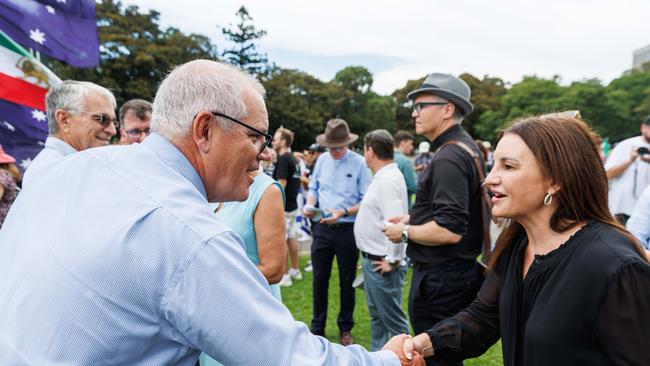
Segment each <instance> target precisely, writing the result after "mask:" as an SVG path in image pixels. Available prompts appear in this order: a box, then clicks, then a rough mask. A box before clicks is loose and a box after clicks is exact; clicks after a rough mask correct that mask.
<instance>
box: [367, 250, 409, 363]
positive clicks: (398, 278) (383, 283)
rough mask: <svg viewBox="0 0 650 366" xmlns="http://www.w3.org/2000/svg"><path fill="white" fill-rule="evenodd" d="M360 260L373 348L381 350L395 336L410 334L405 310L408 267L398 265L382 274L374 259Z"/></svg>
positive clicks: (371, 347)
mask: <svg viewBox="0 0 650 366" xmlns="http://www.w3.org/2000/svg"><path fill="white" fill-rule="evenodd" d="M361 260H362V262H361V268H362V271H363V285H364V288H365V292H366V302H367V303H368V312H369V313H370V339H371V340H370V349H371V350H372V351H379V350H381V348H382V347H383V346H384V344H386V342H388V340H389V339H390V338H391V337H392V336H395V335H397V334H402V333H404V334H410V332H409V325H408V320H407V319H406V314H404V311H403V310H402V289H403V287H404V277H405V276H406V268H405V267H402V266H399V267H398V268H396V269H395V270H393V271H392V272H389V273H384V274H383V275H382V274H380V273H379V272H373V270H372V268H373V266H372V262H373V261H372V260H370V259H367V258H362V259H361Z"/></svg>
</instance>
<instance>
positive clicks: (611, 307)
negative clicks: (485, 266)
mask: <svg viewBox="0 0 650 366" xmlns="http://www.w3.org/2000/svg"><path fill="white" fill-rule="evenodd" d="M501 136H502V137H501V139H500V141H499V144H498V145H497V148H496V150H495V152H494V160H495V165H494V168H493V169H492V171H491V172H490V174H489V175H488V177H487V178H486V180H485V184H486V185H487V187H488V188H489V189H490V191H491V193H492V202H493V204H494V207H493V208H492V213H493V215H494V216H495V217H501V218H506V219H509V221H508V224H507V226H506V228H505V229H504V231H503V233H502V234H501V236H500V237H499V239H498V240H497V243H496V248H495V252H494V255H493V256H492V258H491V262H490V266H489V270H488V273H487V277H486V280H485V282H484V283H483V286H482V288H481V290H480V291H479V294H478V296H477V298H476V299H475V300H474V302H473V303H472V304H471V305H470V306H469V307H468V308H466V309H465V310H463V311H461V312H460V313H458V314H457V315H455V316H453V317H451V318H448V319H446V320H443V321H442V322H440V323H438V324H437V325H436V326H434V327H433V328H432V329H430V330H428V331H427V332H425V333H422V334H420V335H417V336H416V337H415V338H413V340H412V343H410V342H406V344H405V351H409V350H410V348H411V346H414V348H415V349H416V350H418V351H420V352H423V353H424V354H425V356H427V355H428V356H432V355H433V357H436V356H435V355H446V357H448V358H449V357H453V358H457V359H459V360H461V359H464V358H470V357H476V356H478V355H480V354H482V353H484V352H485V351H486V350H487V349H488V348H489V347H490V346H491V345H492V344H494V343H495V342H496V341H497V340H498V339H499V337H501V338H502V347H503V358H504V364H505V365H508V366H514V365H526V366H531V365H540V366H541V365H553V366H558V365H620V364H625V365H647V364H649V363H650V347H649V343H648V342H649V341H650V326H649V324H650V265H648V262H647V259H646V257H645V254H644V252H643V249H642V248H641V247H640V245H639V243H638V242H637V241H636V240H635V238H634V237H633V236H632V235H631V234H629V233H628V232H627V231H625V229H624V228H623V227H622V226H621V225H620V224H618V223H617V222H616V221H615V219H614V218H613V217H612V215H611V213H610V212H609V209H608V207H607V177H606V175H605V170H604V168H603V166H602V163H601V162H600V158H599V153H598V146H597V144H596V143H595V141H596V137H597V136H596V135H595V134H594V133H593V132H592V131H591V130H590V129H589V127H587V125H586V124H585V123H584V122H582V121H580V120H578V119H575V118H568V117H562V116H544V117H536V118H528V119H524V120H520V121H516V122H514V123H513V124H512V125H511V126H510V127H508V128H507V129H506V130H505V131H503V133H502V135H501Z"/></svg>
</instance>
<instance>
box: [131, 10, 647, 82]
mask: <svg viewBox="0 0 650 366" xmlns="http://www.w3.org/2000/svg"><path fill="white" fill-rule="evenodd" d="M123 3H125V4H133V5H138V6H140V8H141V9H143V10H149V9H155V10H157V11H159V12H160V13H161V23H162V25H163V26H174V27H177V28H179V29H181V30H182V31H184V32H193V33H200V34H203V35H206V36H209V37H211V38H213V39H214V41H215V43H216V44H217V46H218V47H219V48H220V50H223V47H224V41H223V39H222V36H221V32H220V31H219V30H218V29H217V28H216V25H221V26H227V25H228V24H230V23H234V22H235V21H236V18H235V13H236V12H237V10H238V9H239V7H240V6H241V5H244V6H246V8H247V9H248V11H249V13H250V14H251V16H252V17H253V20H254V24H255V26H256V27H257V28H258V29H259V28H261V29H265V30H266V31H267V32H268V34H267V36H265V37H264V38H263V39H262V40H261V41H260V42H259V48H260V50H261V51H263V52H266V53H267V54H268V56H269V59H270V60H271V61H274V62H276V63H277V64H278V65H279V66H281V67H286V68H297V69H300V70H303V71H306V72H308V73H310V74H312V75H314V76H317V77H319V78H320V79H322V80H330V79H331V78H332V77H333V76H334V74H335V73H336V72H337V71H338V70H340V69H342V68H343V67H345V66H350V65H362V66H365V67H367V68H368V69H369V70H370V71H371V72H372V73H373V75H374V80H375V82H374V85H373V89H374V90H375V91H376V92H378V93H381V94H389V93H391V92H392V91H393V90H395V89H397V88H400V87H402V86H404V84H405V83H406V81H407V80H408V79H415V78H419V77H421V76H423V75H425V74H428V73H431V72H446V73H452V74H460V73H463V72H470V73H472V74H473V75H475V76H477V77H479V78H480V77H482V76H483V75H486V74H489V75H491V76H497V77H500V78H503V79H504V80H506V81H508V82H512V83H514V82H517V81H519V80H521V78H522V76H524V75H538V76H542V77H552V76H553V75H560V76H561V77H562V81H563V83H565V84H568V83H569V82H571V81H574V80H582V79H590V78H598V79H600V80H603V81H604V82H609V81H611V80H612V79H614V78H616V77H618V76H620V75H621V73H622V72H624V71H625V70H628V69H630V68H631V66H632V52H633V51H634V50H636V49H638V48H641V47H644V46H646V45H648V44H650V0H546V1H542V0H536V1H533V0H491V1H484V0H474V1H471V0H455V1H439V0H435V1H434V0H430V1H414V0H400V1H388V0H372V1H371V0H345V1H341V0H328V1H318V2H316V1H304V0H303V1H298V0H247V1H245V2H242V1H231V0H181V1H171V0H123Z"/></svg>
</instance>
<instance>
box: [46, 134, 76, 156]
mask: <svg viewBox="0 0 650 366" xmlns="http://www.w3.org/2000/svg"><path fill="white" fill-rule="evenodd" d="M45 147H47V148H50V149H54V150H56V151H58V152H59V153H61V155H63V156H67V155H70V154H73V153H76V152H77V150H76V149H75V148H74V147H72V146H70V144H68V143H67V142H65V141H63V140H61V139H60V138H58V137H55V136H48V137H47V139H45Z"/></svg>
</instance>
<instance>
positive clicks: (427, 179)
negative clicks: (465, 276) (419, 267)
mask: <svg viewBox="0 0 650 366" xmlns="http://www.w3.org/2000/svg"><path fill="white" fill-rule="evenodd" d="M452 140H457V141H461V142H463V143H465V145H467V146H468V147H470V148H472V149H474V150H475V153H477V154H479V156H480V152H479V151H478V149H477V148H476V145H475V144H474V141H473V140H472V138H471V136H470V135H469V134H468V133H467V132H465V131H464V130H463V129H462V128H461V127H460V126H454V127H452V128H450V129H448V130H447V131H445V132H443V134H442V135H440V136H439V137H438V138H437V139H436V140H435V141H433V146H432V149H433V150H434V151H436V150H437V149H438V148H440V146H442V145H443V144H444V143H446V142H448V141H452ZM422 174H423V175H422V177H421V179H420V181H419V182H418V186H417V190H416V193H415V203H414V204H413V207H412V209H411V218H410V224H412V225H421V224H425V223H427V222H431V221H435V222H436V223H437V224H438V225H440V226H442V227H444V228H445V229H447V230H449V231H451V232H453V233H455V234H458V235H461V236H462V239H461V240H460V242H459V243H456V244H448V245H440V246H426V245H421V244H418V243H416V242H414V241H412V240H409V243H408V247H407V255H408V256H409V257H410V258H411V259H413V260H414V261H416V262H421V263H428V264H439V263H443V262H446V261H449V260H453V259H467V260H473V259H475V258H476V257H477V256H478V255H479V253H480V252H481V246H482V242H483V223H482V212H481V194H480V179H479V177H478V172H477V171H476V166H475V163H474V160H473V158H472V157H471V156H470V155H469V154H468V153H467V152H466V151H465V150H463V148H461V147H460V146H457V145H453V144H452V145H447V146H445V147H443V148H442V149H440V151H437V152H436V153H435V154H434V157H433V160H432V162H431V164H429V166H428V167H427V168H426V170H425V171H424V172H423V173H422Z"/></svg>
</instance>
